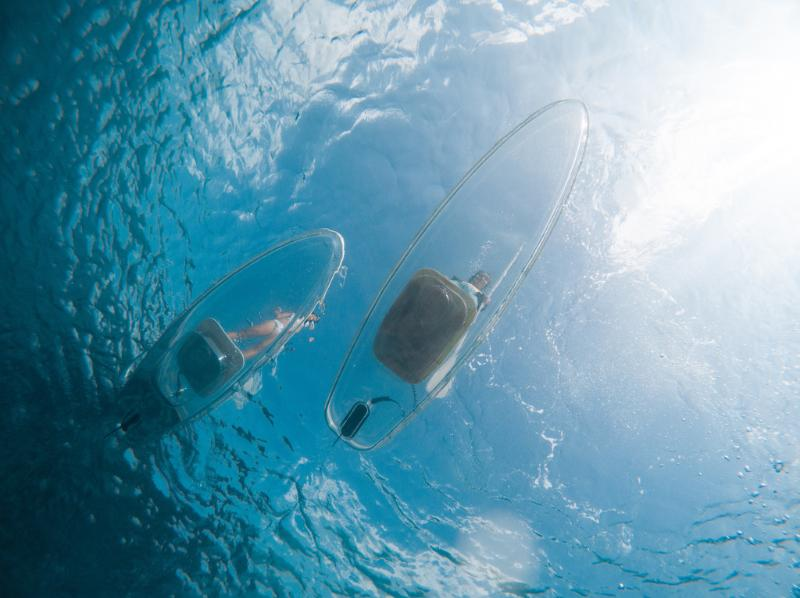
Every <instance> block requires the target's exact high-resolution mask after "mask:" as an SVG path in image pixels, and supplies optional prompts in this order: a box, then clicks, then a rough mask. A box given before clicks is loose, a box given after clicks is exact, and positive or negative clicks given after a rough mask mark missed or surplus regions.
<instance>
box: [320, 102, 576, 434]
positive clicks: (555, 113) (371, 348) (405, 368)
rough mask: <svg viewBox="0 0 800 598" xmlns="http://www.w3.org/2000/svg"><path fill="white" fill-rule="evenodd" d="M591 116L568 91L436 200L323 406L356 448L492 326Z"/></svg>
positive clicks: (560, 200) (529, 259) (527, 261)
mask: <svg viewBox="0 0 800 598" xmlns="http://www.w3.org/2000/svg"><path fill="white" fill-rule="evenodd" d="M587 134H588V114H587V110H586V107H585V106H584V105H583V103H581V102H579V101H575V100H564V101H561V102H556V103H554V104H550V105H549V106H546V107H545V108H542V109H541V110H539V111H538V112H536V113H534V114H532V115H530V116H529V117H528V118H526V119H525V120H524V121H523V122H522V123H520V124H519V125H517V126H516V127H515V128H514V129H513V130H512V131H511V132H509V133H508V134H507V135H505V136H504V137H503V138H501V139H500V140H499V141H498V142H497V143H496V144H495V145H494V147H492V148H491V149H490V150H489V152H488V153H487V154H486V155H484V156H483V157H482V158H481V159H480V160H479V161H478V162H477V163H476V164H475V165H474V166H473V167H472V168H471V169H470V170H469V172H467V174H466V175H465V176H464V177H463V178H462V179H461V180H460V181H459V182H458V184H457V185H456V186H455V188H453V190H452V191H450V193H449V194H448V195H447V196H446V197H445V198H444V200H442V202H441V203H440V204H439V206H438V207H437V208H436V210H435V211H434V212H433V214H432V215H431V216H430V218H429V219H428V220H427V221H426V222H425V224H424V225H423V226H422V228H421V229H420V230H419V232H418V233H417V235H416V236H415V237H414V239H413V240H412V242H411V244H410V245H409V247H408V249H407V250H406V251H405V253H404V254H403V256H402V257H401V258H400V260H399V262H398V263H397V264H396V265H395V267H394V269H393V270H392V271H391V273H390V274H389V276H388V278H387V280H386V282H385V283H384V284H383V286H382V287H381V289H380V291H379V292H378V295H377V297H376V298H375V300H374V302H373V303H372V305H371V307H370V308H369V310H368V312H367V314H366V316H365V318H364V320H363V323H362V324H361V327H360V329H359V330H358V332H357V333H356V336H355V339H354V340H353V342H352V344H351V346H350V348H349V350H348V352H347V355H346V357H345V359H344V361H343V363H342V365H341V367H340V369H339V372H338V374H337V376H336V379H335V381H334V383H333V386H332V388H331V390H330V393H329V395H328V399H327V401H326V404H325V416H326V420H327V423H328V425H329V426H330V428H331V429H332V430H333V431H334V432H335V433H336V435H337V437H338V438H340V439H342V440H343V441H345V442H347V443H348V444H350V445H351V446H353V447H354V448H357V449H362V450H366V449H371V448H375V447H377V446H380V445H382V444H384V443H386V442H387V441H388V440H389V439H390V438H391V437H392V436H393V435H395V434H396V433H397V432H398V431H399V430H401V429H402V428H403V427H404V426H406V425H407V424H408V423H409V422H410V421H412V419H413V418H414V417H416V416H417V415H418V414H419V413H420V411H421V410H422V409H423V408H424V407H425V405H426V404H428V403H429V402H430V400H431V399H433V398H437V397H443V396H446V395H447V393H448V392H449V390H450V388H451V385H452V382H453V376H454V375H455V374H456V372H457V371H458V369H459V367H461V366H462V365H463V364H464V362H465V361H466V360H467V359H468V358H469V357H470V355H472V354H473V352H474V351H475V349H476V348H477V347H478V345H479V344H480V343H481V342H483V340H484V339H486V337H487V336H488V335H489V333H490V332H491V331H492V329H493V328H494V327H495V325H496V324H497V322H498V320H499V319H500V317H501V316H502V314H503V312H504V311H505V309H506V307H507V306H508V304H509V302H510V301H511V300H512V298H513V297H514V295H515V294H516V292H517V290H518V289H519V287H520V285H521V284H522V282H523V280H524V279H525V277H526V276H527V274H528V273H529V272H530V270H531V268H532V267H533V266H534V264H535V263H536V260H537V258H538V257H539V255H540V254H541V252H542V249H543V248H544V245H545V242H546V241H547V239H548V237H549V235H550V233H551V232H552V230H553V227H554V226H555V224H556V221H557V220H558V217H559V215H560V214H561V212H562V209H563V207H564V204H565V202H566V200H567V198H568V196H569V194H570V191H571V189H572V185H573V182H574V180H575V176H576V173H577V171H578V168H579V166H580V163H581V160H582V158H583V153H584V149H585V146H586V139H587Z"/></svg>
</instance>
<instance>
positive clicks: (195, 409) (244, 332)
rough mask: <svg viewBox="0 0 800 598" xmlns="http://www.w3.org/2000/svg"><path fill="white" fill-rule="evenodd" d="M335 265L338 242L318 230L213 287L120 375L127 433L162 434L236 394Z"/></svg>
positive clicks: (300, 318)
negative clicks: (132, 421)
mask: <svg viewBox="0 0 800 598" xmlns="http://www.w3.org/2000/svg"><path fill="white" fill-rule="evenodd" d="M343 260H344V240H343V239H342V237H341V235H340V234H339V233H337V232H335V231H332V230H327V229H322V230H317V231H313V232H309V233H306V234H303V235H300V236H297V237H294V238H292V239H290V240H288V241H285V242H283V243H280V244H278V245H276V246H274V247H271V248H270V249H268V250H267V251H265V252H264V253H262V254H261V255H259V256H257V257H256V258H254V259H252V260H251V261H249V262H247V263H246V264H244V265H243V266H241V267H240V268H238V269H236V270H235V271H233V272H231V273H230V274H228V275H227V276H225V277H224V278H222V279H221V280H220V281H218V282H217V283H215V284H214V285H213V286H212V287H211V288H210V289H208V290H207V291H206V292H205V293H203V295H201V296H200V297H199V298H198V299H197V300H196V301H195V302H194V303H193V304H192V305H191V306H190V307H189V308H188V309H187V310H186V311H185V312H184V313H183V314H182V315H181V316H180V317H178V318H177V319H176V320H175V321H174V322H173V323H172V324H171V325H170V326H169V328H167V330H166V331H165V332H164V334H163V335H162V336H161V338H160V339H159V340H158V341H157V343H156V344H155V345H154V346H153V348H152V349H150V350H149V351H148V352H147V353H146V354H145V355H144V357H143V358H142V359H141V360H140V361H139V362H138V363H137V364H136V365H135V367H133V368H131V371H130V372H129V373H128V375H127V376H126V383H125V385H124V387H123V389H122V397H123V402H125V403H127V409H128V412H129V413H132V412H134V411H135V412H136V413H137V414H138V418H137V420H136V424H137V425H136V426H135V428H134V427H132V430H131V431H132V432H133V431H134V430H135V429H136V428H139V429H140V430H141V431H142V432H145V431H146V432H147V433H148V434H149V433H151V432H152V431H154V430H155V431H156V432H163V431H165V430H167V429H169V428H170V427H171V426H173V425H175V424H179V423H183V422H187V421H190V420H193V419H195V418H197V417H199V416H201V415H203V414H204V413H207V412H208V411H210V410H211V409H213V408H215V407H216V406H218V405H219V404H220V403H222V402H223V401H225V400H227V399H228V398H230V397H231V396H232V395H233V394H234V393H235V392H236V391H238V390H240V389H241V386H242V384H243V383H244V382H246V381H247V380H248V379H249V378H250V377H251V376H252V375H253V373H254V372H255V371H256V370H257V369H258V368H260V367H261V366H263V365H264V364H265V363H267V362H268V361H270V360H271V359H273V358H274V357H275V356H276V355H277V354H278V353H279V352H280V351H281V349H282V348H283V346H284V345H285V344H286V343H287V342H288V341H289V339H290V338H291V337H292V336H293V335H294V334H296V333H297V332H299V331H301V330H302V329H303V325H304V323H305V322H306V320H307V318H308V317H309V315H311V314H312V312H313V311H314V309H315V308H316V307H317V306H318V305H319V304H320V303H321V302H322V301H323V300H324V298H325V295H326V294H327V291H328V289H329V287H330V284H331V282H332V280H333V277H334V276H335V274H336V273H337V272H338V271H339V269H340V268H341V265H342V262H343ZM278 311H280V312H281V313H282V314H283V316H282V318H280V321H278V318H277V315H276V312H278ZM276 322H277V324H276ZM258 327H260V328H258ZM260 332H263V333H264V334H259V333H260ZM217 361H218V362H219V363H220V364H221V365H217V364H216V362H217ZM215 368H216V369H215ZM130 417H131V415H128V418H130ZM136 431H138V430H136Z"/></svg>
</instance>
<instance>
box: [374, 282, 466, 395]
mask: <svg viewBox="0 0 800 598" xmlns="http://www.w3.org/2000/svg"><path fill="white" fill-rule="evenodd" d="M477 313H478V309H477V305H476V301H475V299H474V297H472V296H471V295H470V294H469V293H468V292H467V291H465V290H464V289H462V288H461V287H459V286H458V284H457V283H456V282H455V281H453V280H450V279H449V278H447V277H446V276H444V275H442V274H440V273H439V272H437V271H436V270H431V269H428V268H424V269H422V270H418V271H417V272H416V273H415V274H414V276H412V277H411V280H409V281H408V284H406V286H405V287H404V288H403V290H402V292H401V293H400V295H399V296H398V297H397V299H396V300H395V302H394V303H393V304H392V306H391V307H390V308H389V311H388V312H387V313H386V317H384V319H383V322H381V326H380V329H379V330H378V334H377V335H376V336H375V342H374V344H373V351H374V353H375V357H377V358H378V360H379V361H380V362H381V363H382V364H383V365H385V366H386V367H387V368H389V369H390V370H391V371H393V372H394V373H395V374H397V375H398V376H399V377H400V378H401V379H402V380H404V381H406V382H408V383H409V384H418V383H419V382H421V381H422V380H424V379H425V378H427V377H428V376H429V375H430V374H431V373H432V372H433V371H434V370H435V369H436V368H437V367H439V365H441V364H442V362H443V361H445V359H447V356H448V355H449V354H450V352H451V351H452V350H453V348H454V347H455V346H456V345H457V344H458V342H459V341H460V340H461V339H462V338H463V336H464V334H465V333H466V331H467V329H468V328H469V326H470V324H472V322H473V321H474V320H475V316H476V315H477Z"/></svg>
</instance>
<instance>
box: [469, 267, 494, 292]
mask: <svg viewBox="0 0 800 598" xmlns="http://www.w3.org/2000/svg"><path fill="white" fill-rule="evenodd" d="M490 282H492V279H491V277H490V276H489V273H488V272H486V271H484V270H478V271H477V272H475V274H473V275H472V276H470V277H469V283H470V284H471V285H472V286H474V287H475V288H476V289H478V290H479V291H482V290H483V289H485V288H486V287H488V286H489V283H490Z"/></svg>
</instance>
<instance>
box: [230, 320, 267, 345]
mask: <svg viewBox="0 0 800 598" xmlns="http://www.w3.org/2000/svg"><path fill="white" fill-rule="evenodd" d="M276 328H277V324H276V323H275V320H267V321H266V322H261V323H260V324H256V325H255V326H251V327H250V328H245V329H244V330H238V331H233V332H229V333H228V336H229V337H231V339H233V340H240V339H247V338H255V337H257V336H274V335H275V329H276Z"/></svg>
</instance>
